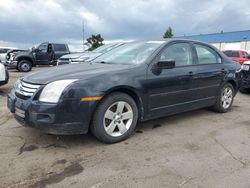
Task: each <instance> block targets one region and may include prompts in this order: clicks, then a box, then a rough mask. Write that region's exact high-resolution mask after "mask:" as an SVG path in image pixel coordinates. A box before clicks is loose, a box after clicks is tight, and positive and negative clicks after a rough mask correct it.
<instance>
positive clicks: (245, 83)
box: [240, 61, 250, 93]
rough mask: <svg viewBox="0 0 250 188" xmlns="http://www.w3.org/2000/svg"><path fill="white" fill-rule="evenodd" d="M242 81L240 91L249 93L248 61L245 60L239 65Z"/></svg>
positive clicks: (249, 67) (249, 69)
mask: <svg viewBox="0 0 250 188" xmlns="http://www.w3.org/2000/svg"><path fill="white" fill-rule="evenodd" d="M241 70H242V81H241V86H240V91H241V92H243V93H250V61H245V62H244V63H243V65H241Z"/></svg>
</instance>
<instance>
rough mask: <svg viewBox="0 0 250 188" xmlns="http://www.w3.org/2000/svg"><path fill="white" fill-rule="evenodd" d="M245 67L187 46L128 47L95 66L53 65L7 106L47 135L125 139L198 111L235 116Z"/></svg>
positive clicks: (24, 81) (20, 86)
mask: <svg viewBox="0 0 250 188" xmlns="http://www.w3.org/2000/svg"><path fill="white" fill-rule="evenodd" d="M239 70H240V65H239V64H237V63H235V62H232V61H231V60H229V59H228V58H227V57H226V56H225V55H224V54H222V53H221V52H220V51H218V50H217V49H216V48H214V47H213V46H210V45H208V44H205V43H202V42H198V41H189V40H167V41H143V42H142V41H140V42H131V43H126V44H123V45H121V46H119V47H117V48H116V49H113V50H111V51H110V52H107V53H105V54H104V55H102V56H100V57H98V58H97V59H95V61H94V62H90V63H84V64H71V65H65V66H61V67H54V68H51V69H49V70H46V71H42V72H36V73H33V74H29V75H27V76H25V77H23V78H21V79H19V80H18V81H17V82H16V84H15V87H14V89H13V90H12V91H11V93H10V94H9V95H8V108H9V109H10V111H11V112H12V113H13V114H14V117H15V119H16V120H17V121H18V122H20V123H21V124H22V125H24V126H28V127H33V128H36V129H39V130H41V131H43V132H45V133H50V134H63V135H69V134H83V133H87V132H88V131H91V132H92V134H93V135H94V136H95V137H96V138H97V139H99V140H100V141H103V142H105V143H115V142H119V141H122V140H124V139H126V138H128V137H129V136H130V135H131V133H132V132H133V130H134V129H135V127H136V124H137V122H138V121H145V120H149V119H154V118H159V117H163V116H167V115H171V114H176V113H180V112H184V111H190V110H194V109H199V108H204V107H213V109H214V110H215V111H217V112H221V113H223V112H227V111H228V110H230V108H231V106H232V103H233V100H234V96H235V94H236V92H237V88H238V78H239V77H240V75H239V74H240V73H239Z"/></svg>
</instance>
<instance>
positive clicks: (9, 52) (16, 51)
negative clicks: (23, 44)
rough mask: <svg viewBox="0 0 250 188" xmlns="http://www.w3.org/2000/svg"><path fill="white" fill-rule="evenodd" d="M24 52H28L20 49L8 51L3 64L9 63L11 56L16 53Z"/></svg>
mask: <svg viewBox="0 0 250 188" xmlns="http://www.w3.org/2000/svg"><path fill="white" fill-rule="evenodd" d="M24 51H28V50H22V49H11V50H8V51H7V53H6V56H5V62H6V61H9V60H10V58H11V56H14V55H15V54H16V53H18V52H24ZM5 64H6V63H5ZM6 65H7V64H6Z"/></svg>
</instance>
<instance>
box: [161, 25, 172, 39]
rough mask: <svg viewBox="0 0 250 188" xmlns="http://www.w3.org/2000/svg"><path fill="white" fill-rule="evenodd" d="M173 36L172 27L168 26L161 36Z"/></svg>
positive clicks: (165, 37)
mask: <svg viewBox="0 0 250 188" xmlns="http://www.w3.org/2000/svg"><path fill="white" fill-rule="evenodd" d="M173 36H174V34H173V31H172V28H171V27H168V29H167V30H166V32H165V33H164V35H163V38H164V39H167V38H172V37H173Z"/></svg>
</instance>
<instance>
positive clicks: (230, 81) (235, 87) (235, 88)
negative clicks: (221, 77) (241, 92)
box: [226, 80, 238, 94]
mask: <svg viewBox="0 0 250 188" xmlns="http://www.w3.org/2000/svg"><path fill="white" fill-rule="evenodd" d="M226 83H230V84H231V85H232V86H233V88H234V94H236V93H237V90H238V86H237V83H236V82H235V81H234V80H227V82H226Z"/></svg>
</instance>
